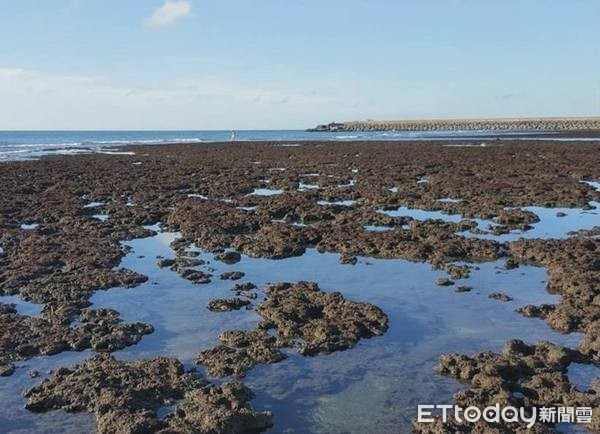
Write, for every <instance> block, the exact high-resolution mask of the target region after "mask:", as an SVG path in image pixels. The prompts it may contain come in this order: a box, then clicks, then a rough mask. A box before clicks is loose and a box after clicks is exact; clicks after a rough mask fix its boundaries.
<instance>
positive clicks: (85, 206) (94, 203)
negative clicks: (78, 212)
mask: <svg viewBox="0 0 600 434" xmlns="http://www.w3.org/2000/svg"><path fill="white" fill-rule="evenodd" d="M102 205H104V202H90V203H88V204H86V205H83V207H84V208H98V207H99V206H102Z"/></svg>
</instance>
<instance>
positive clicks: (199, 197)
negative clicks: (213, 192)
mask: <svg viewBox="0 0 600 434" xmlns="http://www.w3.org/2000/svg"><path fill="white" fill-rule="evenodd" d="M187 197H197V198H198V199H202V200H208V196H204V195H203V194H197V193H189V194H188V195H187Z"/></svg>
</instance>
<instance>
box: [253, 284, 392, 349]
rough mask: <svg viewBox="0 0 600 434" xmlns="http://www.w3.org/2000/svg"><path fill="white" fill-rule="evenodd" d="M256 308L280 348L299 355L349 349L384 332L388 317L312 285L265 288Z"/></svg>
mask: <svg viewBox="0 0 600 434" xmlns="http://www.w3.org/2000/svg"><path fill="white" fill-rule="evenodd" d="M265 293H266V295H267V298H266V300H265V301H263V302H262V303H261V304H260V305H259V306H258V308H257V309H256V311H257V313H258V314H259V315H260V316H261V317H263V319H264V323H263V324H262V326H263V327H265V328H274V329H275V330H276V332H277V338H278V340H279V341H280V342H281V343H282V345H284V346H288V347H294V348H297V349H298V350H299V351H300V352H301V353H302V354H305V355H315V354H318V353H330V352H333V351H339V350H345V349H348V348H351V347H353V346H354V345H356V343H357V342H358V341H359V340H360V339H361V338H370V337H373V336H379V335H382V334H383V333H385V331H386V330H387V327H388V318H387V316H386V315H385V314H384V313H383V311H382V310H381V309H379V308H378V307H377V306H373V305H372V304H369V303H362V302H355V301H350V300H346V299H345V298H344V296H343V295H342V294H341V293H339V292H331V293H329V292H323V291H321V290H320V289H319V286H318V285H317V284H316V283H312V282H298V283H296V284H292V283H279V284H275V285H271V286H269V287H267V288H265Z"/></svg>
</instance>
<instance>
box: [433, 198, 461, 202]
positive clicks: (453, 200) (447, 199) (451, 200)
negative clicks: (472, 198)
mask: <svg viewBox="0 0 600 434" xmlns="http://www.w3.org/2000/svg"><path fill="white" fill-rule="evenodd" d="M437 202H442V203H459V202H462V199H454V198H452V197H444V198H442V199H437Z"/></svg>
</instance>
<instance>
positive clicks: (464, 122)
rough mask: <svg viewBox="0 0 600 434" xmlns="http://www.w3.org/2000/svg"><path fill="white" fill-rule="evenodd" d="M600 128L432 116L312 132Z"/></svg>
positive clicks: (582, 121)
mask: <svg viewBox="0 0 600 434" xmlns="http://www.w3.org/2000/svg"><path fill="white" fill-rule="evenodd" d="M583 130H600V117H570V118H566V117H565V118H510V119H429V120H400V121H375V120H367V121H352V122H342V123H337V122H332V123H330V124H326V125H318V126H317V127H316V128H311V129H310V130H309V131H583Z"/></svg>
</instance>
